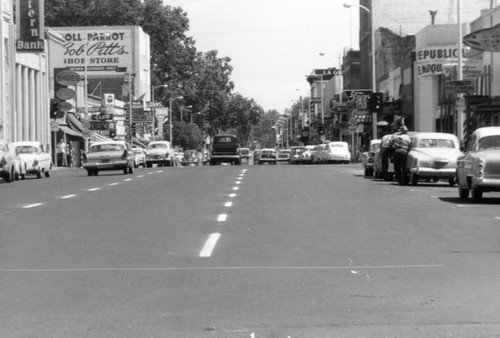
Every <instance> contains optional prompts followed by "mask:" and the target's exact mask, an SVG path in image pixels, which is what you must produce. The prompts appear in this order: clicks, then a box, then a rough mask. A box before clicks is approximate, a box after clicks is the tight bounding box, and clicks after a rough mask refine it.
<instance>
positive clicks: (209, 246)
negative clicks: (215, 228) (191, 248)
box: [200, 232, 220, 257]
mask: <svg viewBox="0 0 500 338" xmlns="http://www.w3.org/2000/svg"><path fill="white" fill-rule="evenodd" d="M219 238H220V233H218V232H215V233H213V234H210V236H209V237H208V239H207V241H206V242H205V245H204V246H203V249H201V251H200V257H210V256H212V252H213V251H214V249H215V246H216V245H217V241H218V240H219Z"/></svg>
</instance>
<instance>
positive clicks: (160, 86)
mask: <svg viewBox="0 0 500 338" xmlns="http://www.w3.org/2000/svg"><path fill="white" fill-rule="evenodd" d="M167 87H168V85H166V84H163V85H159V86H156V87H155V86H151V104H152V107H151V110H152V114H151V115H152V117H153V119H152V120H153V129H152V136H153V137H152V140H153V141H154V140H155V138H156V131H155V120H156V107H155V89H156V88H167Z"/></svg>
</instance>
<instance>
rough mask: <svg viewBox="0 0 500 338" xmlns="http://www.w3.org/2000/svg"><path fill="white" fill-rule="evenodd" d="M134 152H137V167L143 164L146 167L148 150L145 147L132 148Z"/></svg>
mask: <svg viewBox="0 0 500 338" xmlns="http://www.w3.org/2000/svg"><path fill="white" fill-rule="evenodd" d="M132 150H133V152H134V154H135V165H134V167H135V168H138V167H139V166H142V167H143V168H145V167H146V150H144V149H143V148H138V147H135V148H132Z"/></svg>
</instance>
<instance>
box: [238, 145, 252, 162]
mask: <svg viewBox="0 0 500 338" xmlns="http://www.w3.org/2000/svg"><path fill="white" fill-rule="evenodd" d="M240 156H241V159H242V160H246V161H247V162H248V161H249V160H250V149H248V148H240Z"/></svg>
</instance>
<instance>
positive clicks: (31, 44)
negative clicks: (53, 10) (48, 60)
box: [16, 0, 45, 53]
mask: <svg viewBox="0 0 500 338" xmlns="http://www.w3.org/2000/svg"><path fill="white" fill-rule="evenodd" d="M43 10H44V0H17V1H16V19H17V36H18V39H17V40H16V50H17V51H18V52H26V53H33V52H43V51H44V50H45V43H44V40H43V39H44V31H45V30H44V20H43V19H44V11H43Z"/></svg>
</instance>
